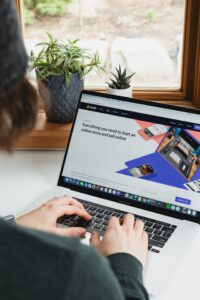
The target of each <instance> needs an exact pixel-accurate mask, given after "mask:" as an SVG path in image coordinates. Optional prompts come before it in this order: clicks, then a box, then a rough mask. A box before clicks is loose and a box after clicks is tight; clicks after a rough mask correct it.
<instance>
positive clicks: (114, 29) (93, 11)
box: [24, 0, 185, 88]
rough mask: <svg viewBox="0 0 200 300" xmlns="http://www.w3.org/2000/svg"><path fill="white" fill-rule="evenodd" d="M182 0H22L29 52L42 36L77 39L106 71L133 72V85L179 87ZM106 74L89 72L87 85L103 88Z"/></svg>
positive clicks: (139, 86) (183, 10)
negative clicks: (99, 74)
mask: <svg viewBox="0 0 200 300" xmlns="http://www.w3.org/2000/svg"><path fill="white" fill-rule="evenodd" d="M184 14H185V1H184V0H155V1H147V0H123V1H122V0H24V23H25V41H26V46H27V49H28V51H30V49H32V48H33V46H34V45H35V44H36V43H38V42H41V41H43V40H45V39H46V35H45V31H49V32H51V33H52V34H53V35H55V36H56V37H58V38H59V39H68V38H69V39H76V38H79V39H80V45H82V46H83V47H86V48H89V49H92V51H95V50H98V51H99V54H100V57H101V60H102V63H103V65H104V66H105V68H106V70H107V73H108V74H110V72H111V71H113V70H114V68H115V67H118V65H119V64H121V66H125V67H126V68H127V71H128V72H130V73H131V72H136V74H135V76H134V77H133V80H132V81H133V82H132V84H133V87H134V88H152V87H153V88H179V87H180V82H181V65H182V49H183V47H182V40H183V31H184ZM106 80H107V78H106V76H105V75H103V77H102V78H100V77H99V76H97V75H96V74H95V73H93V72H92V73H91V74H90V75H88V76H87V78H86V81H85V85H86V86H97V87H100V86H105V81H106Z"/></svg>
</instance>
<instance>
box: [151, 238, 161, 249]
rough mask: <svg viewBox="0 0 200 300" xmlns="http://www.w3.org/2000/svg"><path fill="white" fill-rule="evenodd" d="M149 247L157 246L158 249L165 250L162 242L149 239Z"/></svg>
mask: <svg viewBox="0 0 200 300" xmlns="http://www.w3.org/2000/svg"><path fill="white" fill-rule="evenodd" d="M149 245H150V246H156V247H158V248H163V247H164V243H161V242H159V241H156V240H154V239H149Z"/></svg>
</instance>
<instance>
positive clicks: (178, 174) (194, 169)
mask: <svg viewBox="0 0 200 300" xmlns="http://www.w3.org/2000/svg"><path fill="white" fill-rule="evenodd" d="M138 123H139V122H138ZM139 124H140V125H141V126H143V124H142V123H141V122H140V123H139ZM156 127H157V128H159V130H160V134H158V135H157V137H156V135H155V136H154V141H155V142H156V143H155V149H154V151H153V152H152V144H151V150H150V151H149V154H147V155H145V156H138V157H133V159H132V160H129V161H126V162H125V163H124V164H125V166H126V168H124V169H122V170H119V171H117V172H118V173H120V174H124V175H127V176H133V177H138V178H141V179H144V180H149V181H153V182H157V183H161V184H165V185H169V186H174V187H178V188H182V189H187V190H190V191H194V192H200V132H198V131H193V130H186V129H183V128H178V127H168V128H167V127H165V129H166V132H165V133H163V132H164V129H163V127H164V126H163V127H160V125H159V124H158V125H156V126H154V125H151V126H148V127H143V128H141V129H140V130H138V134H139V135H140V136H141V138H143V139H145V140H146V148H147V149H148V148H149V146H148V145H150V144H148V143H150V141H151V139H149V138H144V136H143V135H142V134H141V132H145V130H146V128H156ZM161 128H162V130H161ZM159 130H157V132H158V133H159ZM161 132H162V135H161ZM156 144H157V145H156ZM144 166H150V169H151V171H150V173H148V174H147V173H145V174H144V173H143V169H144V168H143V167H144ZM150 169H149V170H150ZM155 170H156V172H155Z"/></svg>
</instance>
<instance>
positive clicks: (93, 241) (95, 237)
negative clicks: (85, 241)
mask: <svg viewBox="0 0 200 300" xmlns="http://www.w3.org/2000/svg"><path fill="white" fill-rule="evenodd" d="M99 244H100V236H99V234H98V232H96V231H93V232H92V233H91V237H90V245H91V246H94V247H98V245H99Z"/></svg>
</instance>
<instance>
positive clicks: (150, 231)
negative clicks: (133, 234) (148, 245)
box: [145, 227, 155, 233]
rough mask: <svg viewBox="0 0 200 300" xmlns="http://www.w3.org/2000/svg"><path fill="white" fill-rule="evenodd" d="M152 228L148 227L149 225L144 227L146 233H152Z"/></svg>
mask: <svg viewBox="0 0 200 300" xmlns="http://www.w3.org/2000/svg"><path fill="white" fill-rule="evenodd" d="M154 230H155V229H154V228H149V227H147V228H146V229H145V231H146V232H147V233H153V232H154Z"/></svg>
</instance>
